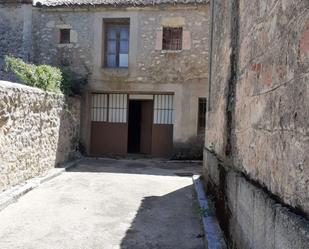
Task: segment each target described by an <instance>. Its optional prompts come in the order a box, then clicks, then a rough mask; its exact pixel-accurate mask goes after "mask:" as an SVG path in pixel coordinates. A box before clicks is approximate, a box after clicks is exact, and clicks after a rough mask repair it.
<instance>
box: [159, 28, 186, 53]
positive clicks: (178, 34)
mask: <svg viewBox="0 0 309 249" xmlns="http://www.w3.org/2000/svg"><path fill="white" fill-rule="evenodd" d="M162 49H163V50H181V49H182V28H163V43H162Z"/></svg>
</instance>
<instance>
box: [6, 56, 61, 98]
mask: <svg viewBox="0 0 309 249" xmlns="http://www.w3.org/2000/svg"><path fill="white" fill-rule="evenodd" d="M5 68H6V70H9V69H10V70H11V71H12V72H13V73H14V74H15V75H16V76H17V77H18V78H19V79H20V80H21V82H22V83H23V84H25V85H28V86H34V87H38V88H41V89H43V90H45V91H51V92H56V93H60V92H61V85H62V82H63V77H62V72H61V70H60V69H59V68H56V67H51V66H48V65H40V66H36V65H33V64H28V63H25V62H24V61H22V60H21V59H18V58H14V57H11V56H5Z"/></svg>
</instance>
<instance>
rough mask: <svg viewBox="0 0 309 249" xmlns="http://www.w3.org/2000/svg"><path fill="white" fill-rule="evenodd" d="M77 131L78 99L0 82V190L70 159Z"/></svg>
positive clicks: (77, 139)
mask: <svg viewBox="0 0 309 249" xmlns="http://www.w3.org/2000/svg"><path fill="white" fill-rule="evenodd" d="M79 132H80V99H79V98H66V97H65V96H63V95H62V94H54V93H49V92H44V91H42V90H40V89H37V88H33V87H28V86H25V85H22V84H17V83H11V82H7V81H0V192H1V191H4V190H6V189H8V188H9V187H11V186H14V185H17V184H20V183H23V182H24V181H26V180H27V179H30V178H32V177H36V176H41V175H43V174H44V173H46V172H47V171H48V170H50V169H51V168H54V167H56V166H57V165H59V164H61V163H64V162H66V161H68V160H70V159H72V158H73V157H74V156H75V155H76V152H77V150H78V143H79Z"/></svg>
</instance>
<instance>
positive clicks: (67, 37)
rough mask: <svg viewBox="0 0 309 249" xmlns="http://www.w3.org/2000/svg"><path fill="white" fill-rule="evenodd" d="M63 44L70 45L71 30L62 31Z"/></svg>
mask: <svg viewBox="0 0 309 249" xmlns="http://www.w3.org/2000/svg"><path fill="white" fill-rule="evenodd" d="M59 42H60V43H61V44H66V43H70V29H60V41H59Z"/></svg>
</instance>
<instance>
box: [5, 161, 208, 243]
mask: <svg viewBox="0 0 309 249" xmlns="http://www.w3.org/2000/svg"><path fill="white" fill-rule="evenodd" d="M199 169H200V166H198V165H197V164H192V163H173V162H159V161H151V160H143V159H139V160H114V159H97V160H96V159H84V160H83V161H81V162H80V163H79V164H78V165H77V166H76V167H74V168H72V169H71V170H69V171H68V172H65V173H63V174H61V175H60V176H58V177H56V178H54V179H52V180H50V181H48V182H45V183H43V184H42V185H41V186H40V187H38V188H36V189H34V190H32V191H30V192H29V193H27V194H26V195H24V196H22V197H21V198H20V199H19V200H18V201H17V202H16V203H14V204H11V205H10V206H8V207H7V208H5V209H4V210H3V211H1V212H0V248H1V249H18V248H22V249H51V248H52V249H125V248H130V249H167V248H175V249H201V248H205V247H204V244H203V238H201V236H199V235H201V234H202V231H203V230H202V226H201V224H200V220H199V215H198V212H197V210H198V209H197V203H196V201H195V194H194V189H193V185H192V179H191V177H190V176H189V175H190V173H197V172H198V171H199Z"/></svg>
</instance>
